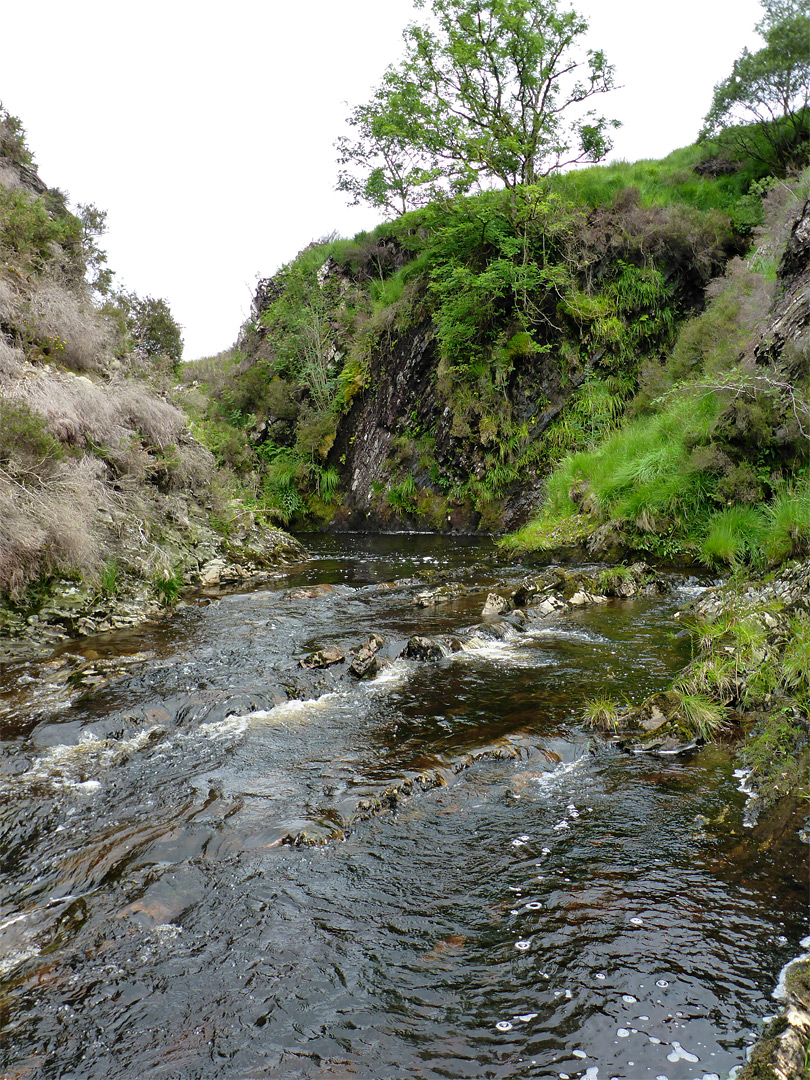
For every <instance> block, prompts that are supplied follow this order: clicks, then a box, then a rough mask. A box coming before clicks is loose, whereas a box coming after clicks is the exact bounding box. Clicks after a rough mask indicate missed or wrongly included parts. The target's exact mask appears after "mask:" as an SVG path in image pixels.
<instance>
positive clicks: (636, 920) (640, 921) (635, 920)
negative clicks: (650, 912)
mask: <svg viewBox="0 0 810 1080" xmlns="http://www.w3.org/2000/svg"><path fill="white" fill-rule="evenodd" d="M630 922H631V923H632V924H633V926H643V925H644V920H643V919H639V918H638V917H636V918H633V919H631V920H630Z"/></svg>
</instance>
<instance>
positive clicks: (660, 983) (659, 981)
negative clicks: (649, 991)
mask: <svg viewBox="0 0 810 1080" xmlns="http://www.w3.org/2000/svg"><path fill="white" fill-rule="evenodd" d="M655 985H656V986H662V987H663V986H669V983H668V982H667V980H666V979H656V980H655Z"/></svg>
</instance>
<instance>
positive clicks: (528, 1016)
mask: <svg viewBox="0 0 810 1080" xmlns="http://www.w3.org/2000/svg"><path fill="white" fill-rule="evenodd" d="M537 1015H538V1014H537V1013H518V1015H517V1019H518V1020H520V1022H521V1024H528V1023H529V1021H530V1020H534V1018H535V1017H536V1016H537Z"/></svg>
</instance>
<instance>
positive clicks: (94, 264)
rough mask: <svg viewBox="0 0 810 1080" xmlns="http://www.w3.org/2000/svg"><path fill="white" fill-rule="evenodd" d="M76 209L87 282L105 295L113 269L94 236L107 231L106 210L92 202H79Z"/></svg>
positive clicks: (109, 286) (110, 282) (110, 284)
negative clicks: (79, 224) (100, 208)
mask: <svg viewBox="0 0 810 1080" xmlns="http://www.w3.org/2000/svg"><path fill="white" fill-rule="evenodd" d="M77 210H78V215H77V216H78V218H79V221H80V223H81V229H82V238H81V241H82V250H83V252H84V259H85V263H86V265H87V281H88V284H89V285H90V288H91V289H94V290H95V291H96V292H97V293H99V294H100V295H101V296H106V295H107V294H108V293H109V291H110V288H111V286H112V279H113V277H114V271H112V270H110V268H109V267H108V266H107V252H106V251H104V250H103V248H101V247H99V245H98V243H97V242H96V238H97V237H99V236H103V235H104V233H105V232H106V231H107V211H106V210H99V208H98V207H97V206H95V205H94V204H93V203H79V205H78V207H77Z"/></svg>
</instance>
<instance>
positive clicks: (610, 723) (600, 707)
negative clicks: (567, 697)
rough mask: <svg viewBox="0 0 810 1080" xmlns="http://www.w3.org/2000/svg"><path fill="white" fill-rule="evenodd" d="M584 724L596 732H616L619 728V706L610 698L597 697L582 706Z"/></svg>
mask: <svg viewBox="0 0 810 1080" xmlns="http://www.w3.org/2000/svg"><path fill="white" fill-rule="evenodd" d="M581 715H582V723H583V724H584V726H585V727H587V728H591V729H592V730H594V731H616V730H617V729H618V727H619V706H618V705H617V703H616V702H615V701H614V700H613V698H610V697H595V698H591V699H590V700H588V701H586V702H585V704H584V705H583V706H582V713H581Z"/></svg>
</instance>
